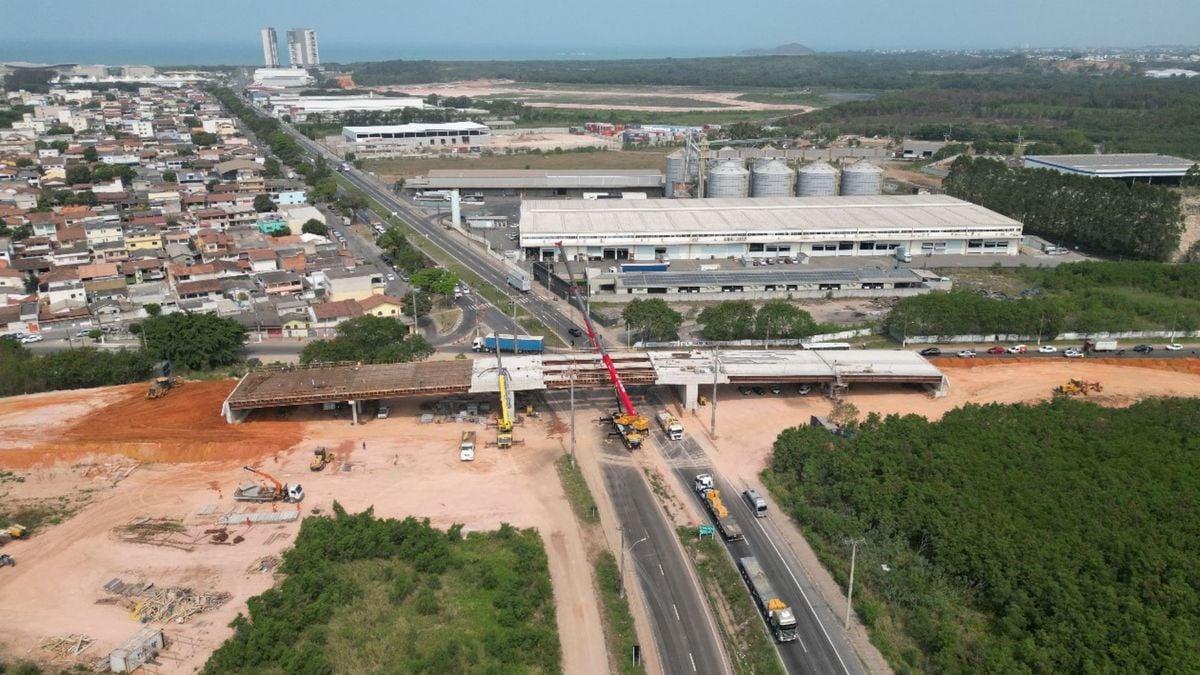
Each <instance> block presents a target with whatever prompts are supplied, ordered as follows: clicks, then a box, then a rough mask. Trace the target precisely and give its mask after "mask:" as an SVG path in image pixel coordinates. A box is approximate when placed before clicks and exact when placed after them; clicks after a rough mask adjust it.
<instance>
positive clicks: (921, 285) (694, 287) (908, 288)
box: [589, 265, 951, 302]
mask: <svg viewBox="0 0 1200 675" xmlns="http://www.w3.org/2000/svg"><path fill="white" fill-rule="evenodd" d="M589 282H590V284H591V288H592V289H593V292H592V297H593V298H594V299H596V300H605V301H607V300H614V301H625V300H633V299H635V298H645V297H646V296H648V295H650V296H654V297H660V298H663V299H665V300H669V301H671V302H680V301H692V302H702V301H710V302H711V301H714V300H717V301H720V300H731V299H738V300H769V299H773V298H826V297H830V298H855V297H857V298H877V297H904V296H908V295H920V294H922V293H929V292H930V291H934V290H941V291H948V290H950V288H951V282H950V280H949V279H947V278H946V277H943V276H940V275H938V274H934V273H932V272H929V271H927V270H919V269H911V268H899V269H897V268H893V267H884V266H879V267H867V268H861V269H860V268H855V269H807V268H805V267H803V266H799V265H792V266H788V267H772V268H759V267H752V268H744V269H736V270H714V271H690V272H608V273H601V274H599V275H596V276H594V277H592V278H590V279H589Z"/></svg>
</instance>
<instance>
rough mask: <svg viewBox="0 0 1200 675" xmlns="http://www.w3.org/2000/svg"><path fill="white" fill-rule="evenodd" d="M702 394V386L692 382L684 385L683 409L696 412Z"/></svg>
mask: <svg viewBox="0 0 1200 675" xmlns="http://www.w3.org/2000/svg"><path fill="white" fill-rule="evenodd" d="M699 393H700V385H699V384H697V383H695V382H690V383H688V384H685V385H683V396H681V397H680V398H682V399H683V409H684V410H688V411H691V412H695V411H696V406H697V405H698V404H697V402H696V401H697V398H698V395H699Z"/></svg>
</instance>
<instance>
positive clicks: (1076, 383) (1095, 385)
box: [1054, 379, 1104, 396]
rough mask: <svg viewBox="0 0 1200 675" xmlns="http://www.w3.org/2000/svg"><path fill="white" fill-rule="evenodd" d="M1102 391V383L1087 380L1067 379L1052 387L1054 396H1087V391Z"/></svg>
mask: <svg viewBox="0 0 1200 675" xmlns="http://www.w3.org/2000/svg"><path fill="white" fill-rule="evenodd" d="M1093 391H1094V392H1097V393H1099V392H1102V391H1104V385H1102V384H1100V383H1099V382H1089V381H1088V380H1076V379H1072V380H1069V381H1067V382H1065V383H1063V384H1061V385H1059V386H1057V387H1055V388H1054V395H1055V396H1087V395H1088V392H1093Z"/></svg>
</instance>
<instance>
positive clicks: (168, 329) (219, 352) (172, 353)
mask: <svg viewBox="0 0 1200 675" xmlns="http://www.w3.org/2000/svg"><path fill="white" fill-rule="evenodd" d="M138 325H139V327H140V328H139V330H140V332H141V334H142V337H143V340H144V344H145V345H146V352H147V353H148V354H149V355H150V357H151V358H152V359H154V360H155V361H162V360H167V361H170V362H171V365H172V366H174V367H175V368H176V369H177V370H211V369H213V368H218V367H221V366H230V365H233V364H235V363H238V362H239V361H240V360H241V358H242V345H243V344H244V343H245V341H246V329H245V328H244V327H243V326H242V325H241V324H240V323H238V322H237V321H234V320H233V319H225V318H221V317H219V316H217V315H216V314H209V313H201V314H193V313H191V312H176V313H174V314H162V315H158V316H151V317H149V318H147V319H146V320H145V321H143V322H141V324H138Z"/></svg>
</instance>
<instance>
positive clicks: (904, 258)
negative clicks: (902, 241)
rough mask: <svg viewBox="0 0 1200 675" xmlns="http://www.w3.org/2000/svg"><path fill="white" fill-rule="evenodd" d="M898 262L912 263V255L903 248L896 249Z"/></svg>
mask: <svg viewBox="0 0 1200 675" xmlns="http://www.w3.org/2000/svg"><path fill="white" fill-rule="evenodd" d="M896 261H897V262H902V263H909V262H912V254H911V253H909V252H908V249H907V248H905V247H903V246H897V247H896Z"/></svg>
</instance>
